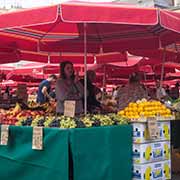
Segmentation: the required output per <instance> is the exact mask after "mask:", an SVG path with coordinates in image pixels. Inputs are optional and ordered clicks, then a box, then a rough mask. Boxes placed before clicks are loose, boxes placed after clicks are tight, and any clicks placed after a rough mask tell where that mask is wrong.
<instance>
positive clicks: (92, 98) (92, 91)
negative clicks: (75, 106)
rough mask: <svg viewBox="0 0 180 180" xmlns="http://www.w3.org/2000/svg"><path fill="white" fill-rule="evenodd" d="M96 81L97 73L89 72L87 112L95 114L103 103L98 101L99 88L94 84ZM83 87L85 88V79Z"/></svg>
mask: <svg viewBox="0 0 180 180" xmlns="http://www.w3.org/2000/svg"><path fill="white" fill-rule="evenodd" d="M95 79H96V73H95V71H93V70H88V71H87V91H88V96H87V110H88V111H89V112H93V111H94V110H95V109H96V108H100V107H101V103H100V102H99V101H98V100H97V99H96V94H97V93H96V91H97V87H96V86H95V85H94V84H93V82H94V81H95ZM81 83H82V85H83V86H84V79H82V80H81Z"/></svg>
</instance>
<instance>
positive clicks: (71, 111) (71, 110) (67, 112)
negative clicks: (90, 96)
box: [64, 101, 76, 117]
mask: <svg viewBox="0 0 180 180" xmlns="http://www.w3.org/2000/svg"><path fill="white" fill-rule="evenodd" d="M75 109H76V101H65V102H64V116H68V117H74V116H75Z"/></svg>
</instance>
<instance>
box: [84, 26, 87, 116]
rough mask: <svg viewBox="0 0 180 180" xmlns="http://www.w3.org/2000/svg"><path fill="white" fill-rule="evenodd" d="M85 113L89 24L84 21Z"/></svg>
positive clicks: (85, 106) (85, 108) (85, 111)
mask: <svg viewBox="0 0 180 180" xmlns="http://www.w3.org/2000/svg"><path fill="white" fill-rule="evenodd" d="M84 114H85V115H86V114H87V24H86V23H84Z"/></svg>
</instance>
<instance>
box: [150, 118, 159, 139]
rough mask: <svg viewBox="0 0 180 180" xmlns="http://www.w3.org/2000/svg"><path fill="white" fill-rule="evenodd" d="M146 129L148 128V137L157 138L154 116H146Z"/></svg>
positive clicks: (157, 130) (157, 132)
mask: <svg viewBox="0 0 180 180" xmlns="http://www.w3.org/2000/svg"><path fill="white" fill-rule="evenodd" d="M147 122H148V130H149V136H150V139H156V138H159V133H160V132H159V129H158V125H157V121H156V118H148V119H147Z"/></svg>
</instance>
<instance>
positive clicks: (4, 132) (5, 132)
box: [1, 125, 9, 146]
mask: <svg viewBox="0 0 180 180" xmlns="http://www.w3.org/2000/svg"><path fill="white" fill-rule="evenodd" d="M8 137H9V125H1V145H5V146H6V145H7V144H8Z"/></svg>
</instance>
